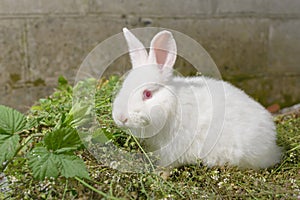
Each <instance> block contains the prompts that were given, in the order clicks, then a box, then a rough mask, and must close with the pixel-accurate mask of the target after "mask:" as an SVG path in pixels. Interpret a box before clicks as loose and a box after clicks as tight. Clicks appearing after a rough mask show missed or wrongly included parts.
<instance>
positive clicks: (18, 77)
mask: <svg viewBox="0 0 300 200" xmlns="http://www.w3.org/2000/svg"><path fill="white" fill-rule="evenodd" d="M9 78H10V80H11V82H12V83H16V82H18V81H19V80H21V75H20V74H15V73H12V74H10V75H9Z"/></svg>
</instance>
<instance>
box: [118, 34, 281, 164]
mask: <svg viewBox="0 0 300 200" xmlns="http://www.w3.org/2000/svg"><path fill="white" fill-rule="evenodd" d="M123 31H124V35H125V38H126V40H127V44H128V46H129V52H130V57H131V61H132V65H133V70H132V71H130V72H129V74H128V75H127V77H126V79H125V80H124V82H123V85H122V88H121V90H120V91H119V93H118V95H117V96H116V98H115V100H114V103H113V118H114V120H115V122H116V123H117V124H118V125H120V126H125V127H129V128H130V129H132V131H133V132H134V133H135V134H136V135H137V136H139V137H141V138H144V143H145V148H146V149H147V150H148V151H151V152H155V153H156V154H157V155H158V156H159V157H160V165H162V166H173V167H175V166H180V165H185V164H196V163H197V160H199V159H201V160H202V162H203V163H204V164H206V165H208V166H215V165H224V164H226V163H227V164H229V165H235V166H239V167H243V168H266V167H269V166H272V165H274V164H276V163H277V162H279V161H280V156H281V149H280V148H279V147H278V146H277V145H276V131H275V125H274V122H273V120H272V116H271V115H270V114H269V112H268V111H267V110H265V109H264V108H263V107H262V106H261V105H260V104H259V103H257V102H256V101H254V100H253V99H252V98H250V97H249V96H248V95H246V94H245V93H244V92H243V91H241V90H240V89H238V88H236V87H234V86H232V85H231V84H229V83H227V82H224V81H221V80H215V79H212V78H207V77H188V78H184V77H176V76H173V74H172V68H173V65H174V63H175V60H176V43H175V40H174V39H173V36H172V34H171V33H170V32H168V31H162V32H159V33H158V34H157V35H156V36H155V37H154V38H153V39H152V41H151V45H150V52H149V56H148V53H147V51H146V49H145V47H144V46H143V45H142V43H141V42H140V41H139V40H138V39H137V38H136V37H135V36H134V35H133V34H132V33H131V32H130V31H129V30H127V29H123ZM144 91H151V93H152V97H150V98H149V99H144V98H143V92H144Z"/></svg>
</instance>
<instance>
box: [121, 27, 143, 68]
mask: <svg viewBox="0 0 300 200" xmlns="http://www.w3.org/2000/svg"><path fill="white" fill-rule="evenodd" d="M123 34H124V36H125V39H126V41H127V44H128V50H129V55H130V59H131V63H132V67H133V68H135V67H139V66H142V65H145V64H146V62H147V60H148V53H147V51H146V49H145V47H144V45H143V44H142V43H141V42H140V41H139V40H138V39H137V38H136V37H135V36H134V35H133V34H132V33H131V32H130V31H129V30H128V29H127V28H123Z"/></svg>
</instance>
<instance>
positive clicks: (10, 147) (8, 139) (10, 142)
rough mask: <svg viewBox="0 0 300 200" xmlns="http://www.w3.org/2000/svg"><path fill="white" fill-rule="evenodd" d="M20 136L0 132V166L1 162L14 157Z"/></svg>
mask: <svg viewBox="0 0 300 200" xmlns="http://www.w3.org/2000/svg"><path fill="white" fill-rule="evenodd" d="M19 140H20V136H19V135H10V134H0V168H1V165H2V163H4V162H5V161H7V160H9V159H11V158H13V157H14V155H15V153H16V151H17V149H18V148H19V146H20V144H19Z"/></svg>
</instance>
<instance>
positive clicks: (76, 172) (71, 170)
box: [60, 155, 89, 179]
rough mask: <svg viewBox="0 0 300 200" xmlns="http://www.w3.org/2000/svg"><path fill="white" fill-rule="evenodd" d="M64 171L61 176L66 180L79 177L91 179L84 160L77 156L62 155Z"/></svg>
mask: <svg viewBox="0 0 300 200" xmlns="http://www.w3.org/2000/svg"><path fill="white" fill-rule="evenodd" d="M60 159H61V166H62V171H61V174H62V175H63V176H64V177H66V178H71V177H75V176H78V177H80V178H86V179H89V173H88V171H87V169H86V167H85V164H84V162H83V160H82V159H80V158H78V157H77V156H75V155H60Z"/></svg>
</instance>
